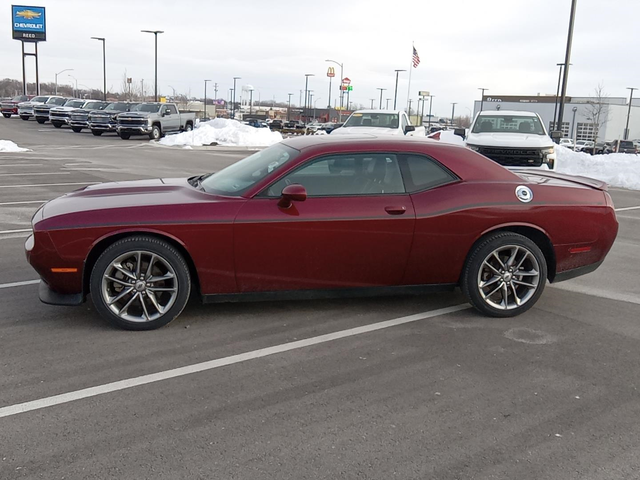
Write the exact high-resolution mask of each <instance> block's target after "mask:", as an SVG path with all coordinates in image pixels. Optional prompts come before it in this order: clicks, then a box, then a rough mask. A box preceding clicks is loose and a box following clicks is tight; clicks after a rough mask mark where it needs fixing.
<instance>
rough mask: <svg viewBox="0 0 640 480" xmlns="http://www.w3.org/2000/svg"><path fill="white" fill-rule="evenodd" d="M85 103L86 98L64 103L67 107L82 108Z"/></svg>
mask: <svg viewBox="0 0 640 480" xmlns="http://www.w3.org/2000/svg"><path fill="white" fill-rule="evenodd" d="M82 105H84V100H69V101H68V102H67V103H65V104H64V106H65V107H73V108H80V107H82Z"/></svg>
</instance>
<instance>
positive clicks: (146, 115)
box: [121, 112, 150, 118]
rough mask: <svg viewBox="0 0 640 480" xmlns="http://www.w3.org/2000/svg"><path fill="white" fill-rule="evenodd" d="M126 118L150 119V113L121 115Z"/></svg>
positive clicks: (126, 113) (123, 113)
mask: <svg viewBox="0 0 640 480" xmlns="http://www.w3.org/2000/svg"><path fill="white" fill-rule="evenodd" d="M121 115H122V116H123V117H126V118H148V117H149V115H150V113H148V112H122V114H121Z"/></svg>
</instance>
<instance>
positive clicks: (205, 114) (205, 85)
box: [202, 80, 211, 118]
mask: <svg viewBox="0 0 640 480" xmlns="http://www.w3.org/2000/svg"><path fill="white" fill-rule="evenodd" d="M210 81H211V80H205V81H204V109H203V111H204V113H203V115H202V118H207V82H210Z"/></svg>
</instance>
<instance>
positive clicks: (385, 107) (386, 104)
mask: <svg viewBox="0 0 640 480" xmlns="http://www.w3.org/2000/svg"><path fill="white" fill-rule="evenodd" d="M384 101H385V104H384V109H385V110H389V102H390V101H391V99H390V98H385V100H384Z"/></svg>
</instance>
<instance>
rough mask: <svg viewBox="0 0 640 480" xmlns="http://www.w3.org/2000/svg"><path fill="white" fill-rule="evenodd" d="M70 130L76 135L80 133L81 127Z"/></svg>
mask: <svg viewBox="0 0 640 480" xmlns="http://www.w3.org/2000/svg"><path fill="white" fill-rule="evenodd" d="M71 130H73V131H74V132H76V133H80V132H81V131H82V127H71Z"/></svg>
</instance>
